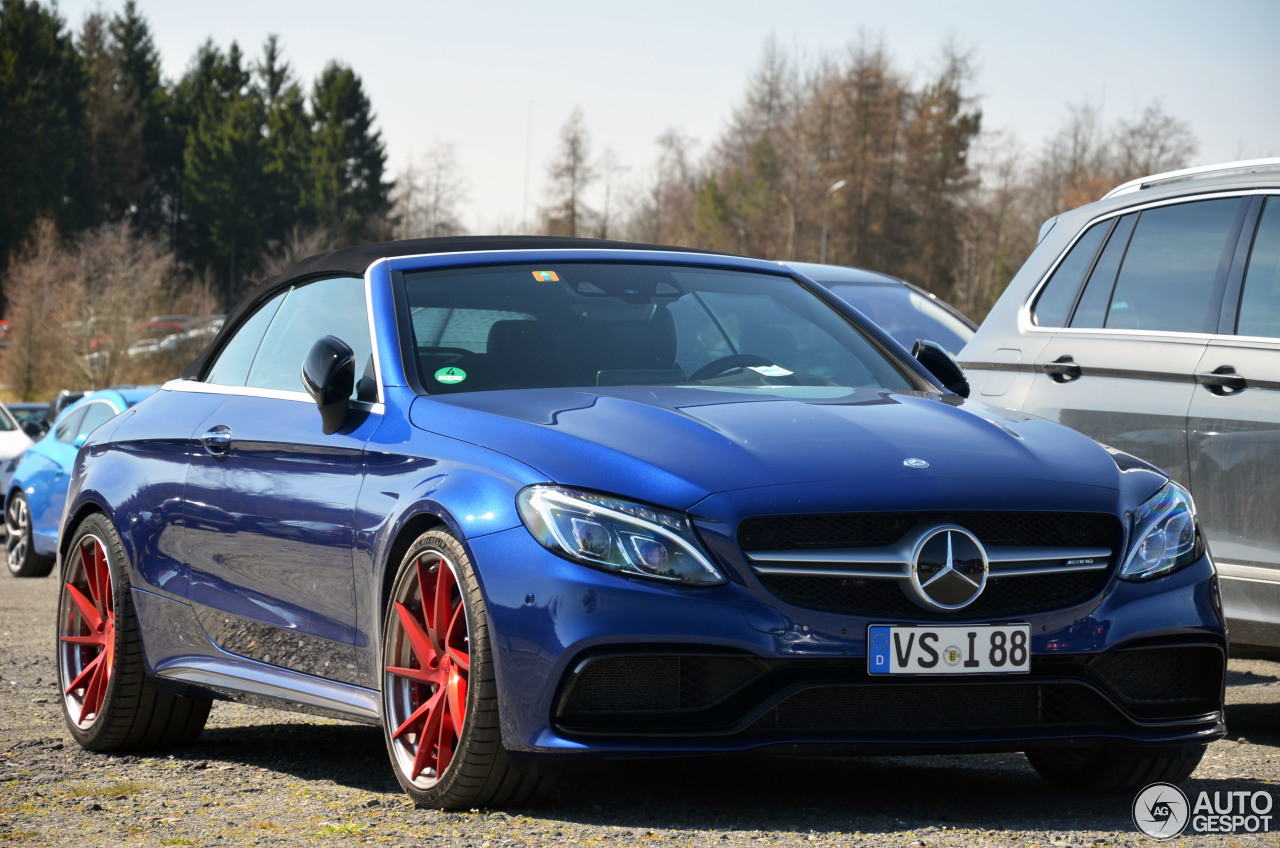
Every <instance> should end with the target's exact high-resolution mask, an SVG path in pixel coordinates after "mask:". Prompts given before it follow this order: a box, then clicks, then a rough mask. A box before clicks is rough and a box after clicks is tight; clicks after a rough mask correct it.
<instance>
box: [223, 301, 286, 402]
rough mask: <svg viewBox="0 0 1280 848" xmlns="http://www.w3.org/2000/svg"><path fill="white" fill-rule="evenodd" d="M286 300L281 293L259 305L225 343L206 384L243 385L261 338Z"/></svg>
mask: <svg viewBox="0 0 1280 848" xmlns="http://www.w3.org/2000/svg"><path fill="white" fill-rule="evenodd" d="M282 303H284V294H278V295H276V296H275V297H273V298H272V299H271V300H269V301H268V302H267V303H266V304H265V305H263V306H262V307H260V308H259V309H258V311H257V312H255V313H253V316H252V317H250V318H249V320H248V321H245V322H244V323H243V324H241V325H240V329H238V330H236V334H235V335H234V336H232V337H231V340H230V341H229V342H227V343H226V345H225V346H224V347H223V348H222V351H221V352H220V353H219V354H218V359H217V360H216V361H215V362H214V363H213V368H211V369H210V370H209V376H207V377H205V382H206V383H217V384H218V385H220V386H243V385H244V383H245V380H247V379H248V378H249V367H250V366H251V365H253V358H254V357H255V356H257V354H258V347H259V345H261V344H262V337H263V335H265V334H266V332H267V327H268V326H270V324H271V319H272V318H274V317H276V312H277V310H279V309H280V304H282Z"/></svg>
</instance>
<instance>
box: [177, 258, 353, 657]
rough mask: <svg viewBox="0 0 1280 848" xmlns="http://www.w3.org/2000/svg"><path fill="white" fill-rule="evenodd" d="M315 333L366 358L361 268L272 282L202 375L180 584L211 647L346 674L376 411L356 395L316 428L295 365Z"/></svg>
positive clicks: (316, 420) (315, 337)
mask: <svg viewBox="0 0 1280 848" xmlns="http://www.w3.org/2000/svg"><path fill="white" fill-rule="evenodd" d="M325 335H334V336H337V337H339V338H341V339H343V340H344V341H346V342H347V343H348V344H350V345H351V346H352V348H353V349H354V350H355V352H356V356H357V361H358V362H359V363H361V367H363V366H364V365H365V364H366V363H369V362H370V361H371V350H372V346H371V343H370V337H369V321H368V313H367V311H366V306H365V288H364V281H363V280H360V279H354V278H335V279H329V280H320V281H317V282H313V283H309V284H307V285H304V286H297V287H294V288H293V289H291V290H289V291H287V292H282V293H281V294H280V295H277V296H276V297H275V298H274V299H272V300H271V301H269V302H268V303H267V304H266V305H265V306H263V307H262V308H261V309H260V310H259V311H258V312H257V313H255V315H254V316H253V317H252V318H250V319H249V320H248V321H247V322H246V323H245V324H244V325H243V326H242V328H241V330H240V331H239V332H238V333H236V334H235V335H234V336H233V337H232V339H231V340H230V341H229V342H228V344H227V345H226V346H225V347H224V348H223V350H222V352H221V354H220V355H219V357H218V359H217V360H216V361H215V362H214V364H213V366H212V369H211V370H210V372H209V375H208V376H207V377H206V380H205V382H206V383H207V388H208V390H210V391H218V392H223V393H225V400H224V401H223V403H222V404H221V405H219V406H218V407H217V409H215V410H214V411H213V412H212V413H211V414H209V415H208V416H207V417H206V418H205V419H204V421H203V423H202V424H201V425H200V427H199V428H197V430H196V433H197V437H196V438H197V441H198V442H199V443H200V445H201V448H202V449H200V450H197V451H196V452H195V455H194V456H193V458H192V461H191V466H190V470H189V471H188V474H187V481H186V489H185V495H184V498H185V504H184V510H185V518H186V539H187V548H188V551H189V554H188V555H189V559H190V568H191V583H190V589H189V596H190V600H191V601H192V603H193V604H194V605H195V608H196V612H197V615H198V616H199V618H200V620H201V623H202V624H203V625H204V626H205V628H206V629H207V630H208V632H209V634H210V636H211V637H212V638H213V640H214V641H215V642H216V643H217V644H218V645H219V646H220V647H222V648H223V649H225V650H227V651H230V652H232V653H236V654H240V655H242V656H247V657H249V658H251V659H255V660H259V661H261V662H264V663H269V664H272V665H277V666H282V667H285V668H289V669H292V670H295V671H301V672H305V673H308V674H313V675H317V676H320V677H325V678H329V679H334V680H343V681H348V682H352V681H355V680H356V679H357V677H356V674H355V659H354V648H353V644H354V639H355V633H356V617H355V585H354V577H353V570H352V545H353V542H354V531H353V529H352V521H353V513H354V509H355V503H356V499H357V496H358V495H359V491H360V484H361V481H362V478H363V468H364V457H363V454H364V445H365V443H366V442H367V440H368V436H369V434H370V433H371V432H372V430H373V428H374V427H375V426H376V421H375V420H374V419H375V418H376V417H377V416H374V415H371V414H368V413H369V412H370V411H371V410H372V407H373V404H372V403H363V404H362V406H363V408H364V413H365V414H362V415H355V416H353V417H352V420H351V421H349V423H348V426H347V427H344V428H343V429H341V430H339V431H338V432H336V433H333V434H331V435H325V433H324V432H323V430H322V428H321V420H320V413H319V411H318V410H317V408H316V405H315V403H314V402H313V401H312V399H311V398H310V397H309V396H308V395H307V394H306V393H305V392H304V391H303V387H302V382H301V371H302V362H303V359H304V358H305V356H306V353H307V351H308V350H309V349H310V347H311V345H312V344H313V343H314V342H315V341H317V340H319V339H320V338H321V337H323V336H325ZM374 391H375V390H374V389H373V384H372V380H370V379H365V380H361V381H360V383H359V385H358V386H357V388H356V389H355V393H356V394H357V395H360V396H363V397H367V398H368V399H369V400H370V401H372V400H375V399H376V398H375V396H374V394H373V392H374ZM361 393H363V394H361ZM355 399H356V398H353V400H355Z"/></svg>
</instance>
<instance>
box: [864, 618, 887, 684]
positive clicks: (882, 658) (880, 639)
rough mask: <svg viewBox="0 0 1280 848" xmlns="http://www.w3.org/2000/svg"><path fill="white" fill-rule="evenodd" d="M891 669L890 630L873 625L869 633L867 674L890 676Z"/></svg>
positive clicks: (885, 626)
mask: <svg viewBox="0 0 1280 848" xmlns="http://www.w3.org/2000/svg"><path fill="white" fill-rule="evenodd" d="M889 667H890V664H889V628H888V626H887V625H883V624H880V625H877V624H873V625H871V627H870V628H868V633H867V672H868V673H870V674H888V673H889Z"/></svg>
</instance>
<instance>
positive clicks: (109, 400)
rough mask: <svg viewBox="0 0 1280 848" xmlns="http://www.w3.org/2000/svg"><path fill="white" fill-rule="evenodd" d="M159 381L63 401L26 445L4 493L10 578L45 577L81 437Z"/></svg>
mask: <svg viewBox="0 0 1280 848" xmlns="http://www.w3.org/2000/svg"><path fill="white" fill-rule="evenodd" d="M157 388H159V387H158V386H145V387H141V388H134V387H131V386H130V387H120V388H113V389H102V390H100V391H96V392H92V393H91V394H89V395H87V396H85V397H84V398H82V399H81V400H79V401H77V402H75V403H74V404H72V405H71V406H68V407H67V408H66V409H64V410H63V411H62V413H61V414H60V415H59V416H58V418H57V420H56V421H55V422H54V425H53V427H52V429H50V431H49V432H48V433H46V434H45V436H44V438H42V439H40V441H38V442H36V443H35V444H33V445H31V446H30V447H29V448H27V450H26V453H24V454H23V455H22V458H21V459H20V460H19V461H18V467H17V469H16V470H15V471H14V472H13V477H12V478H11V479H10V480H9V484H8V487H7V491H6V492H5V505H4V516H5V529H6V531H7V535H6V537H5V561H6V562H7V563H8V565H9V573H10V574H12V575H13V576H14V577H44V576H45V575H46V574H48V573H49V572H50V571H52V570H53V564H54V558H55V556H56V555H57V551H58V523H59V522H60V521H61V520H62V507H63V505H64V504H65V503H66V500H67V484H68V483H69V482H70V480H71V466H72V465H73V464H74V463H75V460H76V452H77V451H79V450H80V446H81V445H82V444H84V440H85V437H86V436H88V435H89V434H90V433H91V432H93V431H94V430H95V429H96V428H97V427H99V426H101V425H102V424H103V423H105V422H107V421H109V420H111V419H112V418H115V417H116V416H117V415H119V414H120V413H121V412H124V411H125V410H126V409H128V408H129V407H131V406H133V405H134V404H135V403H137V402H138V401H140V400H142V399H143V398H144V397H146V396H147V395H149V394H151V393H152V392H154V391H155V390H156V389H157Z"/></svg>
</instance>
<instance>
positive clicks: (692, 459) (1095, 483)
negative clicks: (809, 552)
mask: <svg viewBox="0 0 1280 848" xmlns="http://www.w3.org/2000/svg"><path fill="white" fill-rule="evenodd" d="M765 391H767V392H768V393H767V394H764V393H761V390H753V389H713V388H701V387H665V386H664V387H637V386H629V387H619V388H608V389H595V390H583V389H524V390H514V391H498V392H475V393H465V394H464V393H459V394H454V395H443V396H442V395H436V396H431V397H419V398H418V399H417V400H416V401H415V402H414V405H413V407H412V409H411V413H410V419H411V421H412V422H413V424H414V425H415V426H417V427H419V428H422V429H424V430H429V431H432V432H435V433H439V434H441V435H446V436H450V437H452V438H458V439H462V440H464V441H468V442H471V443H474V444H477V445H482V446H484V447H487V448H490V449H492V450H495V451H499V452H501V453H503V454H506V455H508V456H510V457H513V458H515V459H517V460H520V461H521V462H523V463H525V464H527V465H529V466H531V467H533V468H534V469H536V470H538V471H539V472H541V473H542V474H545V475H546V476H547V478H548V479H549V480H552V481H555V482H558V483H561V484H564V485H570V486H578V487H582V488H590V489H596V490H600V491H605V492H611V493H615V494H620V495H625V496H628V497H634V498H639V499H643V500H646V501H649V502H652V503H657V504H662V505H666V506H670V507H674V508H679V509H686V508H688V507H690V506H692V505H693V504H695V503H697V502H698V501H700V500H702V499H704V498H706V497H708V496H709V495H712V494H716V493H722V492H729V491H735V490H746V489H757V488H760V487H767V486H784V487H787V486H800V487H803V488H805V489H807V490H810V491H813V490H829V491H831V492H833V493H835V492H840V493H842V494H841V495H840V496H839V497H838V498H837V499H838V500H841V501H842V503H841V504H840V505H839V506H842V507H844V508H856V507H857V506H858V504H857V503H855V501H859V500H865V499H867V498H871V499H872V502H873V504H874V506H872V508H875V507H877V506H886V507H887V506H888V504H887V503H886V501H887V500H894V501H899V502H902V504H901V505H902V506H904V507H906V506H909V505H913V504H914V505H916V506H917V507H918V508H932V507H929V506H928V505H926V504H924V503H921V501H922V500H928V501H935V502H936V503H938V504H952V505H954V504H955V503H956V499H957V498H959V499H962V500H963V502H964V504H965V506H966V508H983V506H982V504H984V503H987V504H990V507H989V508H1009V507H1010V505H1011V504H1020V505H1023V506H1024V507H1025V508H1029V509H1033V508H1036V505H1037V504H1040V505H1041V508H1094V509H1099V510H1103V511H1107V510H1110V509H1113V508H1114V503H1115V492H1116V489H1117V488H1118V485H1119V473H1120V472H1119V469H1118V468H1117V466H1116V464H1115V462H1114V461H1113V460H1112V459H1111V458H1110V456H1108V454H1107V452H1106V451H1105V450H1104V449H1103V448H1102V447H1101V446H1099V445H1098V444H1097V443H1095V442H1093V441H1091V440H1090V439H1088V438H1086V437H1084V436H1082V435H1080V434H1078V433H1076V432H1074V431H1072V430H1068V429H1067V428H1065V427H1061V426H1059V425H1056V424H1053V423H1050V422H1048V421H1043V420H1041V419H1038V418H1034V417H1031V416H1024V415H1020V414H1018V413H1011V412H1009V411H1008V410H997V409H995V408H992V407H988V406H986V405H985V404H981V403H977V402H974V401H965V400H962V399H961V398H958V397H956V396H954V395H941V396H940V395H938V394H935V393H893V392H886V391H879V390H853V391H850V390H847V389H840V390H838V391H832V390H829V389H825V388H813V387H798V388H795V389H779V388H771V389H768V390H765ZM908 460H917V461H914V462H912V463H910V464H907V461H908ZM919 461H923V463H927V466H923V465H922V463H921V462H919ZM913 466H915V467H913ZM815 484H828V485H825V486H815ZM1068 490H1070V491H1071V492H1072V493H1073V494H1072V495H1070V496H1068V495H1067V494H1066V493H1067V491H1068ZM859 493H861V497H860V494H859ZM833 496H834V495H833ZM1064 499H1065V500H1066V501H1071V502H1072V504H1071V506H1067V504H1066V503H1065V502H1064ZM831 506H833V507H834V506H836V505H835V504H832V505H831Z"/></svg>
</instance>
